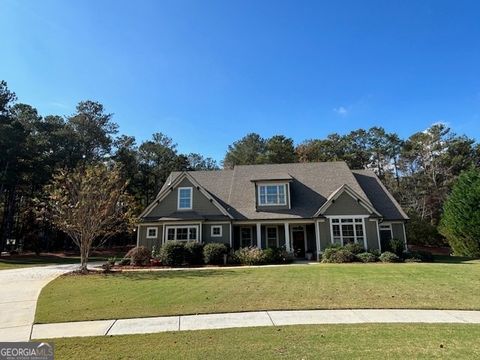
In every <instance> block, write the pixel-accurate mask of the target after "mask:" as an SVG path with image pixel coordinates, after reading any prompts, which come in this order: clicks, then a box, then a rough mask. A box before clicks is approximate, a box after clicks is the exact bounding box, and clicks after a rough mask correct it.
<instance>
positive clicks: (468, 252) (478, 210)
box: [440, 169, 480, 257]
mask: <svg viewBox="0 0 480 360" xmlns="http://www.w3.org/2000/svg"><path fill="white" fill-rule="evenodd" d="M479 214H480V170H479V169H472V170H469V171H465V172H463V173H462V174H460V176H459V177H458V179H457V181H456V183H455V185H454V186H453V189H452V192H451V194H450V196H449V197H448V199H447V201H446V202H445V204H444V205H443V216H442V220H441V222H440V232H441V233H442V234H443V235H444V236H445V237H446V238H447V241H448V243H449V244H450V246H451V248H452V250H453V253H454V254H455V255H459V256H471V257H480V215H479Z"/></svg>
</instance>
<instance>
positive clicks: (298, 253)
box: [292, 226, 305, 259]
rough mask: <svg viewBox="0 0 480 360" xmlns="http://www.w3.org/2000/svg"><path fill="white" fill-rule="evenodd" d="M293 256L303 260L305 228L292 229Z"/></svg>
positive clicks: (296, 227) (295, 227)
mask: <svg viewBox="0 0 480 360" xmlns="http://www.w3.org/2000/svg"><path fill="white" fill-rule="evenodd" d="M292 246H293V254H294V255H295V257H297V258H303V259H304V258H305V228H304V227H303V226H294V227H293V228H292Z"/></svg>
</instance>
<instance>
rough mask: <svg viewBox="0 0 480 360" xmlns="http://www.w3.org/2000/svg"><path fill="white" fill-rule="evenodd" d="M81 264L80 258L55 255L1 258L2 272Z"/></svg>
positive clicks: (98, 258)
mask: <svg viewBox="0 0 480 360" xmlns="http://www.w3.org/2000/svg"><path fill="white" fill-rule="evenodd" d="M103 260H105V258H103V257H91V258H90V259H89V261H103ZM76 263H78V264H80V257H78V256H69V257H64V256H55V255H39V256H33V255H29V256H21V255H20V256H8V257H0V270H7V269H19V268H25V267H32V266H46V265H61V264H76Z"/></svg>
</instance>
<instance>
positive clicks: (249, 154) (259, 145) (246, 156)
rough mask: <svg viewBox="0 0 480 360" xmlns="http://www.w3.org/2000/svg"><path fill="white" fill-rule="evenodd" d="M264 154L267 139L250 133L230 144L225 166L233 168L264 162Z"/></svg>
mask: <svg viewBox="0 0 480 360" xmlns="http://www.w3.org/2000/svg"><path fill="white" fill-rule="evenodd" d="M264 155H265V139H263V138H262V137H261V136H260V135H258V134H255V133H250V134H247V135H245V136H244V137H243V138H242V139H240V140H238V141H235V142H234V143H233V144H232V145H229V146H228V151H227V153H226V154H225V158H224V159H223V167H225V168H227V169H232V168H233V167H234V166H235V165H253V164H262V163H263V162H264Z"/></svg>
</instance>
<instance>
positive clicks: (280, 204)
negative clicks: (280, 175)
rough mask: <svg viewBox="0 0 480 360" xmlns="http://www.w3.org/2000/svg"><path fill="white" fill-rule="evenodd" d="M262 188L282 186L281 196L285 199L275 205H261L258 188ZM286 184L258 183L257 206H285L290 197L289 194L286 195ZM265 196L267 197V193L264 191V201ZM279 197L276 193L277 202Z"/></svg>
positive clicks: (258, 189)
mask: <svg viewBox="0 0 480 360" xmlns="http://www.w3.org/2000/svg"><path fill="white" fill-rule="evenodd" d="M262 186H277V187H278V186H283V194H284V197H285V200H284V201H283V203H280V202H279V203H276V204H262V203H261V202H260V188H261V187H262ZM287 190H288V189H287V184H286V183H258V184H257V193H258V194H257V203H258V206H262V207H263V206H286V205H288V200H289V199H290V196H289V194H287ZM266 196H267V192H266V191H265V200H266ZM278 198H279V196H278V193H277V200H278Z"/></svg>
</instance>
